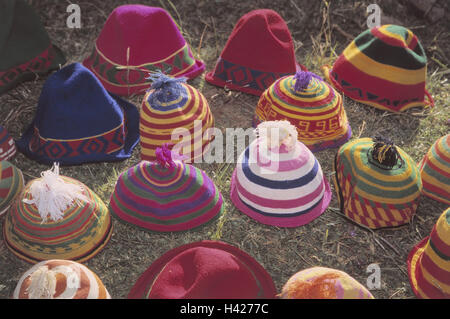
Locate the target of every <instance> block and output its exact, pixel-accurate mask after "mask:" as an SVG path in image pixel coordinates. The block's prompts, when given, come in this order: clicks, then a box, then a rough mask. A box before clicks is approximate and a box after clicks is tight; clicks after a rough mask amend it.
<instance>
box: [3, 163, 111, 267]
mask: <svg viewBox="0 0 450 319" xmlns="http://www.w3.org/2000/svg"><path fill="white" fill-rule="evenodd" d="M3 226H4V227H3V235H4V240H5V244H6V246H7V247H8V248H9V249H10V250H11V252H12V253H13V254H15V255H16V256H18V257H19V258H21V259H24V260H25V261H28V262H31V263H35V262H38V261H42V260H49V259H69V260H74V261H78V262H84V261H86V260H88V259H90V258H92V257H94V256H95V255H96V254H97V253H98V252H99V251H100V250H101V249H103V247H104V246H105V245H106V244H107V242H108V241H109V239H110V237H111V233H112V223H111V215H110V214H109V212H108V208H107V207H106V206H105V204H104V203H103V202H102V200H101V199H100V197H98V196H97V195H96V194H95V193H94V192H93V191H92V190H90V189H89V188H88V187H87V186H86V185H84V184H83V183H81V182H79V181H77V180H75V179H73V178H70V177H66V176H62V175H59V166H58V165H55V166H54V167H53V169H52V170H48V171H45V172H43V173H42V177H40V178H37V179H34V180H32V181H31V182H29V183H28V184H27V185H26V186H25V188H24V190H23V191H22V193H21V196H20V197H19V198H18V199H17V200H16V202H15V204H14V205H13V206H11V208H10V210H9V212H8V214H7V215H6V219H5V222H4V224H3Z"/></svg>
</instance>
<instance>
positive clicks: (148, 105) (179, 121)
mask: <svg viewBox="0 0 450 319" xmlns="http://www.w3.org/2000/svg"><path fill="white" fill-rule="evenodd" d="M151 78H152V79H153V84H152V86H151V88H150V90H149V91H148V92H147V94H146V95H145V97H144V100H143V101H142V109H141V117H140V125H139V130H140V135H141V159H142V160H147V161H153V160H155V159H156V156H155V150H156V148H157V147H160V146H161V145H163V144H164V143H172V144H177V148H179V152H182V153H183V155H185V156H187V157H188V159H190V160H191V161H193V160H194V159H195V158H199V157H201V156H203V152H205V151H206V150H207V148H208V145H209V143H210V141H211V140H212V137H211V135H210V133H209V130H208V129H210V128H212V127H214V117H213V115H212V113H211V110H210V109H209V105H208V101H206V99H205V97H204V96H203V94H202V93H201V92H200V91H198V90H197V89H196V88H194V87H192V86H190V85H189V84H186V83H185V80H186V79H183V78H181V79H175V78H171V77H168V76H166V75H164V74H161V73H156V74H153V75H152V76H151ZM207 130H208V131H207ZM178 132H180V133H178Z"/></svg>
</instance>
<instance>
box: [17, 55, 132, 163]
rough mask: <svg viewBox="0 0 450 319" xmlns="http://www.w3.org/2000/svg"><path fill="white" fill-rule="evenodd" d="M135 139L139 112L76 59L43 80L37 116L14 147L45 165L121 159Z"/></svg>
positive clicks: (126, 154)
mask: <svg viewBox="0 0 450 319" xmlns="http://www.w3.org/2000/svg"><path fill="white" fill-rule="evenodd" d="M138 141H139V111H138V110H137V108H136V107H135V106H134V105H133V104H131V103H129V102H127V101H125V100H123V99H121V98H119V97H117V96H115V95H113V94H110V93H108V92H107V91H106V90H105V88H104V87H103V86H102V84H101V83H100V82H99V80H98V79H97V78H96V77H95V76H94V75H93V74H92V73H91V71H89V70H88V69H87V68H85V67H84V66H83V65H82V64H80V63H73V64H70V65H68V66H66V67H65V68H63V69H61V70H60V71H58V72H56V73H54V74H53V75H52V76H50V77H49V78H48V80H47V81H46V82H45V84H44V87H43V89H42V93H41V96H40V98H39V102H38V107H37V111H36V116H35V118H34V120H33V122H32V123H31V125H30V126H29V127H28V129H27V131H26V132H25V134H24V135H23V136H22V138H21V139H20V140H19V141H17V148H18V149H19V151H20V152H22V153H24V154H25V155H26V156H28V157H29V158H31V159H34V160H36V161H38V162H40V163H43V164H51V163H53V162H59V163H60V164H61V165H76V164H82V163H87V162H104V161H120V160H124V159H126V158H129V157H130V156H131V153H132V151H133V148H134V147H135V146H136V145H137V143H138Z"/></svg>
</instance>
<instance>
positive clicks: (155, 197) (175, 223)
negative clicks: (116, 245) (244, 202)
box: [109, 161, 223, 231]
mask: <svg viewBox="0 0 450 319" xmlns="http://www.w3.org/2000/svg"><path fill="white" fill-rule="evenodd" d="M109 209H110V211H111V212H112V213H113V214H114V215H116V216H117V217H118V218H120V219H122V220H123V221H125V222H128V223H130V224H133V225H137V226H139V227H142V228H145V229H148V230H152V231H180V230H187V229H191V228H193V227H197V226H200V225H202V224H204V223H206V222H208V221H209V220H211V219H212V218H213V217H215V216H216V215H218V214H220V213H221V212H222V210H223V201H222V194H221V193H220V191H219V190H218V188H217V187H216V186H215V185H214V182H213V181H212V180H211V179H210V178H209V177H208V175H206V173H205V172H204V171H202V170H200V169H198V168H196V167H194V166H192V165H189V164H184V163H182V162H181V161H175V162H174V167H172V168H169V167H162V166H161V165H160V164H158V163H154V162H148V161H141V162H140V163H139V164H137V165H135V166H133V167H131V168H129V169H128V170H126V171H124V172H123V173H122V174H121V175H120V176H119V179H118V180H117V183H116V187H115V189H114V192H113V193H112V195H111V200H110V203H109Z"/></svg>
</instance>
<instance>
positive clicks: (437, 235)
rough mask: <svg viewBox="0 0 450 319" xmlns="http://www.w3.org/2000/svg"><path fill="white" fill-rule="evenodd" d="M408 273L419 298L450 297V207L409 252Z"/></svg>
mask: <svg viewBox="0 0 450 319" xmlns="http://www.w3.org/2000/svg"><path fill="white" fill-rule="evenodd" d="M408 273H409V281H410V283H411V287H412V289H413V291H414V293H415V294H416V296H417V297H419V298H425V299H428V298H431V299H450V208H447V209H446V210H445V211H444V212H443V213H442V214H441V216H440V217H439V219H438V221H437V223H436V224H435V225H434V227H433V230H432V231H431V234H430V236H428V237H426V238H424V239H423V240H422V241H421V242H420V243H418V244H417V245H416V246H415V247H414V248H413V249H412V250H411V252H410V253H409V255H408Z"/></svg>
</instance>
